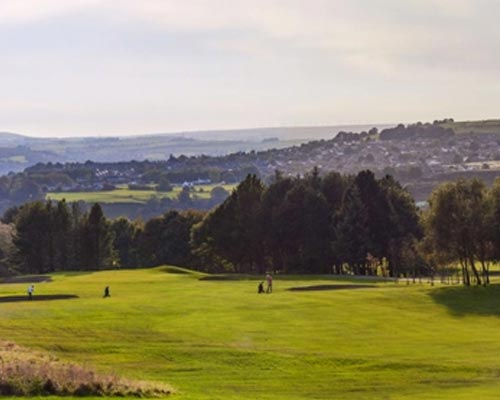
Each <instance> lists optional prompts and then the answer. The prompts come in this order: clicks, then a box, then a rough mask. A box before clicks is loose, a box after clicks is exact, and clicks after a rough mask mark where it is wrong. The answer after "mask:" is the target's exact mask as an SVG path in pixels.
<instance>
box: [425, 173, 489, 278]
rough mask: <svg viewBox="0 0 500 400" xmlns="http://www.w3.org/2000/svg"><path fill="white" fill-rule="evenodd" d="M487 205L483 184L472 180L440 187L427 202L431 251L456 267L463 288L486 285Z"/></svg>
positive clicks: (426, 227) (487, 255)
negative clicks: (459, 273)
mask: <svg viewBox="0 0 500 400" xmlns="http://www.w3.org/2000/svg"><path fill="white" fill-rule="evenodd" d="M490 204H492V202H490V201H488V196H487V193H486V188H485V186H484V184H483V183H482V182H480V181H478V180H474V179H473V180H470V181H464V180H460V181H457V182H450V183H447V184H444V185H441V186H440V187H438V188H437V189H436V190H435V191H434V192H433V193H432V196H431V198H430V201H429V205H430V207H429V211H428V213H427V215H426V216H425V219H424V225H425V230H426V236H427V237H429V238H432V247H433V251H434V253H436V254H438V255H440V258H441V259H447V260H449V261H451V262H457V263H459V265H460V267H461V270H462V277H463V282H464V284H466V285H469V284H470V283H471V282H473V281H475V282H476V283H477V284H481V283H483V281H484V283H487V282H488V281H489V277H488V268H487V260H488V258H489V254H488V253H489V251H488V248H489V247H490V244H489V242H490V240H489V238H490V237H491V236H490V233H489V232H491V231H490V222H489V221H490V220H491V219H490V218H489V215H491V214H490V211H489V210H488V208H489V206H490ZM476 261H479V262H480V263H481V267H482V276H481V274H480V272H479V270H478V268H477V265H476Z"/></svg>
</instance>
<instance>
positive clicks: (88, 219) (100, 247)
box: [0, 168, 500, 285]
mask: <svg viewBox="0 0 500 400" xmlns="http://www.w3.org/2000/svg"><path fill="white" fill-rule="evenodd" d="M0 228H1V229H0V254H1V258H2V271H3V274H4V275H5V274H15V273H24V274H25V273H30V274H39V273H48V272H53V271H67V270H96V269H114V268H139V267H147V266H155V265H162V264H173V265H180V266H188V267H190V268H193V269H198V270H202V271H209V272H234V273H240V274H241V273H246V274H262V273H264V272H266V271H273V272H274V273H283V274H286V273H309V274H348V275H377V276H387V277H402V276H404V277H408V278H412V279H418V278H419V277H422V276H435V275H437V276H440V277H441V279H450V277H453V279H457V280H458V279H460V280H462V282H463V283H464V284H466V285H471V284H487V283H489V266H490V265H491V263H492V262H496V261H498V260H500V180H499V181H496V182H495V184H494V185H493V186H492V187H491V188H487V187H486V186H485V185H484V183H482V182H481V181H479V180H477V179H472V180H459V181H457V182H450V183H445V184H442V185H441V186H439V187H438V188H436V189H435V190H434V192H433V193H432V195H431V197H430V199H429V207H428V208H427V209H426V210H425V211H422V210H420V209H419V208H418V207H417V206H416V204H415V201H414V199H413V198H412V196H411V195H410V194H409V193H408V191H407V190H406V189H404V188H403V187H402V186H401V185H400V184H399V183H398V182H397V181H396V180H394V179H393V178H392V177H390V176H385V177H382V178H376V176H375V174H374V173H373V172H371V171H369V170H364V171H361V172H359V173H358V174H356V175H342V174H340V173H338V172H329V173H327V174H324V175H320V173H319V170H318V169H317V168H315V169H313V170H312V171H310V172H309V173H307V174H305V176H304V177H285V176H283V175H282V174H280V173H276V174H275V176H274V177H273V179H272V180H271V183H269V184H265V183H264V182H263V181H262V180H261V179H260V178H259V177H257V176H256V175H255V174H249V175H247V177H246V178H245V179H244V180H243V181H242V182H241V183H240V184H239V185H238V186H237V187H236V189H235V190H233V192H232V193H231V194H230V195H229V197H227V199H226V200H224V201H223V202H222V204H220V205H219V206H217V207H215V208H214V209H212V210H211V211H209V212H202V211H180V212H179V211H168V212H166V213H165V214H163V215H161V216H159V217H154V218H151V219H149V220H147V221H141V220H135V221H131V220H129V219H127V218H116V219H108V218H106V216H105V215H104V213H103V211H102V208H101V206H100V205H99V204H94V205H93V206H92V207H91V209H90V210H89V211H88V212H82V210H81V209H80V207H79V204H78V203H72V204H67V203H66V202H65V201H60V202H57V203H55V202H50V201H49V202H42V201H35V202H29V203H26V204H24V205H22V206H20V207H14V208H11V209H9V210H8V211H7V212H6V213H5V215H4V217H3V223H2V225H1V227H0Z"/></svg>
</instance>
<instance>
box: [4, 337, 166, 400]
mask: <svg viewBox="0 0 500 400" xmlns="http://www.w3.org/2000/svg"><path fill="white" fill-rule="evenodd" d="M171 393H173V390H172V388H171V387H170V386H168V385H164V384H160V383H152V382H144V381H134V380H128V379H123V378H119V377H117V376H114V375H102V374H98V373H96V372H94V371H92V370H91V369H88V368H83V367H81V366H79V365H76V364H71V363H66V362H62V361H60V360H59V359H58V358H56V357H54V356H52V355H50V354H44V353H41V352H34V351H31V350H29V349H26V348H23V347H20V346H17V345H16V344H14V343H10V342H0V395H3V396H44V395H47V396H48V395H60V396H119V397H165V396H167V395H169V394H171Z"/></svg>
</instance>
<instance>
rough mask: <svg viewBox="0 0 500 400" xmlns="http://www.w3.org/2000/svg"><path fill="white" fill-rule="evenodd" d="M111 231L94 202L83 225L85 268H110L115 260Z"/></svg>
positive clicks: (98, 206) (99, 208)
mask: <svg viewBox="0 0 500 400" xmlns="http://www.w3.org/2000/svg"><path fill="white" fill-rule="evenodd" d="M113 239H114V238H113V231H112V230H111V226H110V223H109V221H108V220H107V219H106V217H105V216H104V214H103V212H102V209H101V206H100V205H99V204H97V203H96V204H94V205H93V206H92V208H91V210H90V213H89V215H88V217H87V218H86V220H85V223H84V227H83V238H82V244H83V252H82V253H83V264H84V267H85V268H87V269H105V268H110V267H112V266H114V265H116V264H115V263H116V262H117V260H116V258H115V252H114V249H113Z"/></svg>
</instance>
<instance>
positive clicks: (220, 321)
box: [0, 267, 500, 400]
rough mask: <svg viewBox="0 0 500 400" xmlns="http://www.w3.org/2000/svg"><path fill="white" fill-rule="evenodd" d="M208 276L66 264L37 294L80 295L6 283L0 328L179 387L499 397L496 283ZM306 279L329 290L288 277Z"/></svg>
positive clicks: (230, 393) (220, 392)
mask: <svg viewBox="0 0 500 400" xmlns="http://www.w3.org/2000/svg"><path fill="white" fill-rule="evenodd" d="M179 272H184V273H179ZM201 277H203V275H201V274H197V273H190V272H189V271H184V270H178V269H175V268H170V267H158V268H153V269H145V270H122V271H103V272H91V273H90V272H89V273H85V272H82V273H60V274H54V275H52V281H51V282H41V283H36V284H35V297H36V296H41V295H56V294H57V295H63V294H64V295H75V296H78V297H77V298H73V299H65V300H52V301H42V300H40V301H32V302H28V301H16V302H14V301H8V297H10V296H15V295H23V294H24V293H25V291H26V286H27V283H26V282H23V283H8V284H7V283H5V284H0V316H1V321H2V323H1V324H0V338H1V339H2V340H9V341H14V342H15V343H17V344H18V345H22V346H25V347H28V348H31V349H35V350H38V351H47V352H50V353H51V354H54V355H56V356H57V357H59V358H60V359H61V360H64V361H71V362H78V363H80V364H82V365H84V366H92V367H93V368H95V369H96V370H98V371H100V372H103V373H107V372H115V373H117V374H118V375H120V376H124V377H127V378H132V379H145V380H150V381H161V382H165V383H168V384H170V385H172V386H173V387H174V388H175V390H176V394H175V395H173V396H172V398H174V399H179V400H206V399H248V400H250V399H454V400H455V399H496V398H498V393H499V390H500V382H499V380H498V377H499V376H500V358H499V357H498V354H499V352H500V318H499V317H500V300H499V299H500V285H497V284H493V285H491V286H490V287H487V288H483V287H478V288H476V287H475V288H468V289H467V288H463V287H461V286H453V287H451V286H444V285H439V284H436V285H435V286H430V285H429V284H428V283H424V284H416V285H413V284H411V285H407V284H406V283H402V282H400V283H399V284H396V283H393V282H376V281H373V282H372V281H369V280H336V279H334V278H332V277H328V276H319V277H311V276H294V277H286V279H282V278H281V277H280V276H276V277H275V283H274V286H275V289H274V293H273V294H265V295H258V294H257V293H256V287H257V283H258V280H255V279H253V280H251V279H246V278H244V277H243V278H242V279H241V280H226V279H224V277H223V278H222V279H212V280H200V279H199V278H201ZM106 285H109V286H110V289H111V298H107V299H103V298H102V292H103V289H104V286H106ZM332 285H343V286H344V289H341V290H328V289H332V288H331V286H332ZM360 285H366V286H364V287H362V288H359V287H358V286H360ZM311 286H320V288H322V289H324V290H301V291H290V290H288V289H291V288H295V287H311ZM335 287H337V286H335ZM2 298H3V299H4V300H2Z"/></svg>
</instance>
